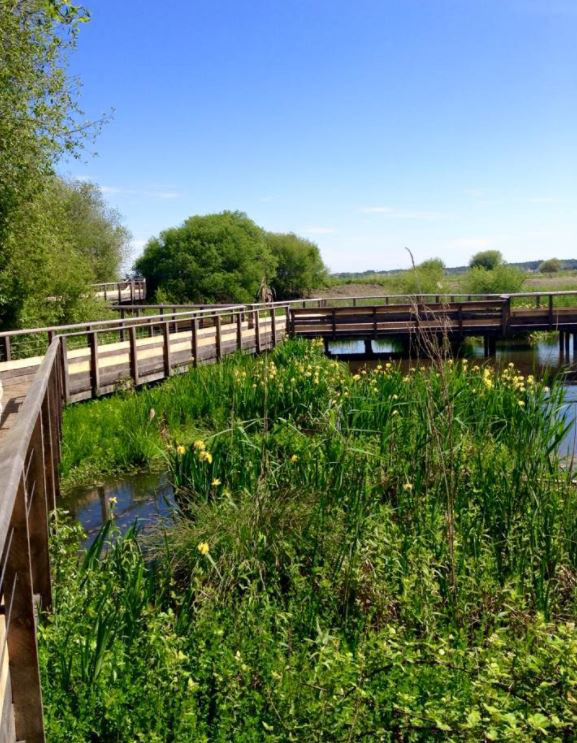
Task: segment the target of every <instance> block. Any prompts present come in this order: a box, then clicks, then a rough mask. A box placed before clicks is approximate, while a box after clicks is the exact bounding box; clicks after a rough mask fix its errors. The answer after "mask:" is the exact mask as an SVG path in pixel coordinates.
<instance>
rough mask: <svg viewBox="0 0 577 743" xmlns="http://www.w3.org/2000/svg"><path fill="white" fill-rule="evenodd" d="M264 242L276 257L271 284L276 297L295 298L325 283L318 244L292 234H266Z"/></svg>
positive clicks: (325, 271)
mask: <svg viewBox="0 0 577 743" xmlns="http://www.w3.org/2000/svg"><path fill="white" fill-rule="evenodd" d="M266 242H267V245H268V247H269V249H270V251H271V253H272V255H273V257H274V258H275V260H276V271H275V274H274V278H273V279H272V282H271V284H272V287H273V289H274V291H275V296H276V299H277V300H280V299H296V298H298V297H302V296H305V295H306V294H310V292H311V291H312V290H313V289H320V288H321V287H322V286H324V285H325V282H326V279H327V270H326V268H325V266H324V264H323V262H322V259H321V255H320V253H319V249H318V247H317V246H316V245H315V244H314V243H313V242H310V241H309V240H304V239H303V238H302V237H298V236H297V235H294V234H292V233H290V234H288V235H282V234H276V233H272V232H267V233H266Z"/></svg>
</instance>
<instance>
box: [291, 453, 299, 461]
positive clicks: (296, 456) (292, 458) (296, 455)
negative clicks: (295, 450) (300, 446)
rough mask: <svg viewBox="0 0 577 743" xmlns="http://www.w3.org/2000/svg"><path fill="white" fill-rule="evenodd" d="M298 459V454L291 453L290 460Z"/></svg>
mask: <svg viewBox="0 0 577 743" xmlns="http://www.w3.org/2000/svg"><path fill="white" fill-rule="evenodd" d="M298 461H299V456H298V454H293V455H292V457H291V462H298Z"/></svg>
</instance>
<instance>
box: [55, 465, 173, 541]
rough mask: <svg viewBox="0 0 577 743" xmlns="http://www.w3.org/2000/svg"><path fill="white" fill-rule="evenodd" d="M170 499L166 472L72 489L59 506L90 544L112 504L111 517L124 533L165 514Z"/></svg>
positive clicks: (170, 503)
mask: <svg viewBox="0 0 577 743" xmlns="http://www.w3.org/2000/svg"><path fill="white" fill-rule="evenodd" d="M112 499H115V500H112ZM111 501H112V503H111ZM173 502H174V490H173V488H172V485H171V484H170V483H169V482H168V477H167V475H166V474H165V473H160V474H159V473H144V474H137V475H130V476H126V477H123V478H122V479H121V480H116V481H110V482H105V483H103V484H101V485H96V486H93V487H90V488H75V489H74V490H72V491H70V492H69V493H68V494H67V496H66V497H65V498H63V499H62V508H65V509H66V510H67V511H69V512H70V514H71V515H72V516H73V517H74V518H75V519H77V521H79V522H80V523H81V524H82V526H83V527H84V530H85V531H86V535H87V539H86V543H85V545H86V546H89V545H90V544H91V543H92V541H93V540H94V537H95V536H96V534H97V533H98V530H99V529H100V527H101V526H102V524H103V523H104V522H105V521H106V520H107V519H108V518H109V516H110V509H111V505H112V504H114V520H115V522H116V524H117V526H118V527H119V529H120V531H121V532H125V531H126V530H127V529H128V528H129V527H130V526H132V525H133V524H134V523H135V522H137V523H139V524H141V525H145V524H147V523H150V522H151V521H154V520H155V519H156V518H157V517H158V516H166V515H167V514H168V513H169V511H170V508H171V506H172V504H173Z"/></svg>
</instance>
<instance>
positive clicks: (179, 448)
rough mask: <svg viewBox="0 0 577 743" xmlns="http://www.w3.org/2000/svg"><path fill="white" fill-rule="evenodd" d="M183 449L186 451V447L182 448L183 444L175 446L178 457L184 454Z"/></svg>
mask: <svg viewBox="0 0 577 743" xmlns="http://www.w3.org/2000/svg"><path fill="white" fill-rule="evenodd" d="M185 451H186V449H185V448H184V446H177V447H176V453H177V454H178V455H179V456H180V457H182V455H183V454H184V452H185Z"/></svg>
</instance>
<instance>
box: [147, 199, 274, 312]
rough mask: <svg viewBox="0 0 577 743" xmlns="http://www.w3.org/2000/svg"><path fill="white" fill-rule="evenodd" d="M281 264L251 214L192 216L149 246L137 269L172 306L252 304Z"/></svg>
mask: <svg viewBox="0 0 577 743" xmlns="http://www.w3.org/2000/svg"><path fill="white" fill-rule="evenodd" d="M275 265H276V262H275V260H274V258H273V257H272V255H271V252H270V249H269V247H268V245H267V242H266V239H265V233H264V232H263V230H261V229H260V227H258V226H257V225H256V224H255V223H254V222H253V221H252V220H251V219H249V218H248V217H247V216H246V214H243V213H242V212H229V211H225V212H222V213H221V214H209V215H206V216H196V217H190V218H189V219H187V220H186V222H184V224H183V225H182V226H181V227H175V228H173V229H169V230H165V231H164V232H162V233H161V234H160V236H159V237H157V238H153V239H152V240H150V241H149V242H148V244H147V245H146V247H145V249H144V254H143V255H142V256H141V257H140V258H139V259H138V260H137V261H136V263H135V269H136V270H137V271H138V273H140V274H141V275H142V276H144V278H145V279H146V281H147V284H148V290H149V291H150V293H151V294H152V293H155V292H156V291H157V290H159V289H161V290H162V292H163V295H164V296H165V298H167V299H169V300H170V301H172V302H252V301H254V300H255V298H256V295H257V292H258V288H259V285H260V282H261V280H262V279H263V278H264V277H270V276H273V275H274V269H275Z"/></svg>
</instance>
